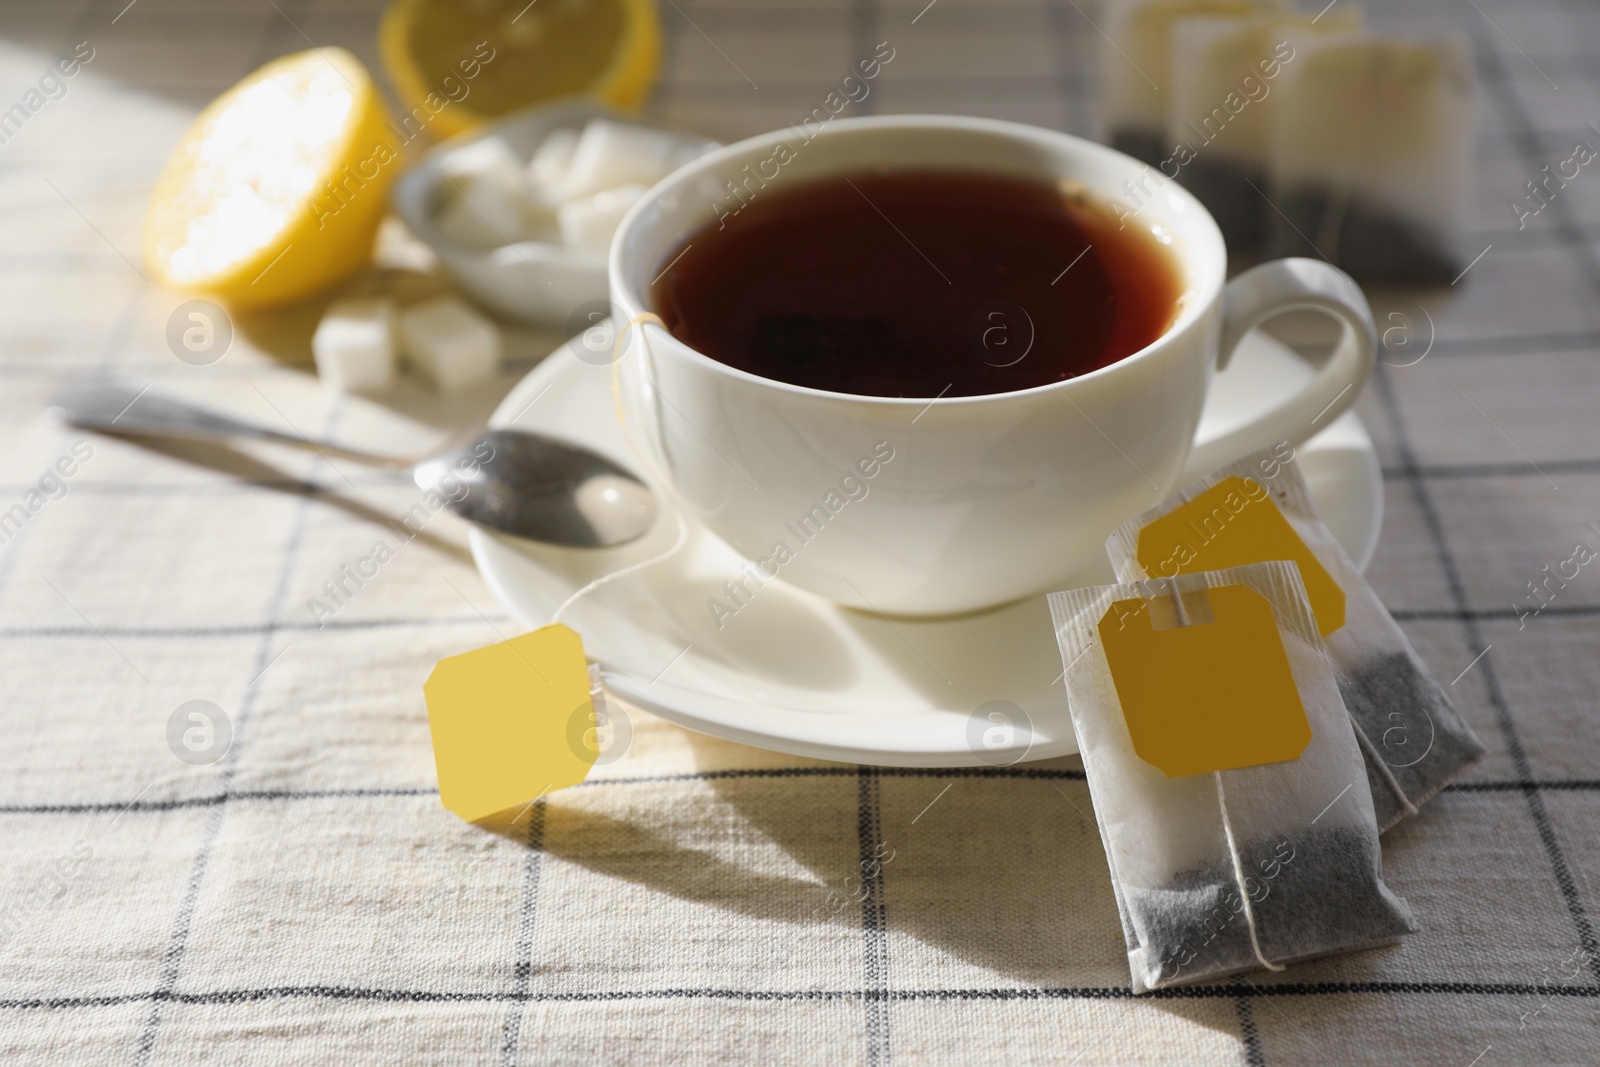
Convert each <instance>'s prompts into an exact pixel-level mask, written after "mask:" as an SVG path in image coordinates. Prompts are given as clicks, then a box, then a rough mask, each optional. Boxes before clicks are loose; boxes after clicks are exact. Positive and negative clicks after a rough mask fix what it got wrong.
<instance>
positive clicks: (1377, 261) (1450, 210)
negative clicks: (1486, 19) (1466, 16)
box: [1269, 36, 1476, 284]
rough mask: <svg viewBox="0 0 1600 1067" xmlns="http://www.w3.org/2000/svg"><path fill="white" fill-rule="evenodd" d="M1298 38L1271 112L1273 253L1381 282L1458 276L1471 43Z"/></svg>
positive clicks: (1471, 114) (1471, 115)
mask: <svg viewBox="0 0 1600 1067" xmlns="http://www.w3.org/2000/svg"><path fill="white" fill-rule="evenodd" d="M1291 41H1292V43H1293V46H1294V47H1295V49H1296V51H1297V53H1298V54H1297V55H1296V56H1295V59H1294V61H1293V62H1292V63H1288V64H1286V65H1285V67H1284V75H1283V78H1282V84H1280V85H1279V86H1278V91H1279V93H1280V96H1279V98H1278V101H1277V106H1276V108H1274V110H1273V123H1272V151H1271V163H1270V167H1269V171H1270V177H1271V180H1272V188H1271V189H1270V190H1269V195H1271V196H1272V198H1273V202H1274V204H1276V206H1277V208H1278V211H1275V212H1274V213H1273V229H1274V235H1273V240H1272V244H1271V246H1272V251H1273V254H1274V255H1296V256H1316V257H1318V258H1321V259H1326V260H1328V261H1329V262H1331V263H1334V264H1336V265H1337V266H1340V267H1343V268H1344V269H1345V270H1347V271H1349V272H1350V273H1351V274H1353V275H1355V276H1356V277H1357V278H1362V279H1371V280H1375V281H1393V282H1414V283H1424V284H1427V283H1440V284H1447V283H1450V282H1452V281H1453V280H1455V279H1456V278H1457V277H1458V276H1459V275H1460V273H1461V271H1462V270H1464V269H1465V268H1466V266H1467V263H1468V259H1467V250H1466V249H1464V248H1463V247H1462V245H1461V237H1462V230H1463V228H1464V226H1465V221H1466V212H1467V195H1468V194H1467V180H1468V175H1469V174H1470V173H1471V170H1472V166H1471V152H1472V142H1473V129H1474V125H1475V121H1476V106H1475V95H1476V94H1475V88H1474V75H1473V66H1472V57H1471V53H1470V52H1469V50H1468V48H1467V44H1466V42H1465V40H1463V39H1460V38H1449V39H1445V40H1439V41H1395V40H1370V39H1363V38H1343V37H1332V38H1328V39H1325V40H1320V39H1316V38H1312V37H1309V36H1295V37H1292V38H1291ZM1278 212H1282V214H1281V216H1280V215H1279V214H1278Z"/></svg>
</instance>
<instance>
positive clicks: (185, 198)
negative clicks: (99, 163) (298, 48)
mask: <svg viewBox="0 0 1600 1067" xmlns="http://www.w3.org/2000/svg"><path fill="white" fill-rule="evenodd" d="M387 120H388V116H387V114H386V112H385V111H384V107H383V102H382V100H381V98H380V97H379V95H378V92H377V89H376V87H375V86H374V84H373V81H372V77H371V75H369V74H368V73H367V70H366V68H365V67H363V66H362V65H361V61H360V60H358V59H356V57H355V56H353V55H351V54H350V53H349V52H346V51H344V50H343V49H341V48H315V49H312V50H310V51H307V52H300V53H297V54H295V55H290V56H284V57H283V58H281V59H275V60H273V61H272V62H271V63H268V64H267V65H266V66H264V67H262V68H261V69H260V70H257V71H256V72H255V73H253V74H251V75H249V76H247V77H246V78H245V79H244V80H243V81H241V82H239V84H237V85H235V86H234V87H233V88H231V89H229V90H228V91H227V92H225V93H223V94H222V95H221V96H219V97H218V98H217V99H216V100H214V101H212V102H211V104H210V106H208V107H207V108H206V109H205V110H204V111H202V112H201V113H200V117H199V118H197V119H195V121H194V125H192V126H190V127H189V131H188V133H186V134H185V135H184V137H183V140H182V141H181V142H179V144H178V147H177V149H176V150H175V151H174V152H173V154H172V158H171V159H169V160H168V161H167V166H166V169H165V170H163V171H162V173H161V177H160V179H159V180H157V182H156V187H155V191H154V192H153V193H152V194H151V196H150V207H149V209H148V211H147V212H146V214H145V230H144V258H145V261H146V262H147V263H148V264H149V265H150V269H151V270H152V272H154V274H155V275H156V276H157V278H158V279H159V280H160V281H162V282H164V283H166V284H168V285H171V286H174V287H175V288H179V289H187V290H195V291H199V292H204V293H209V294H211V295H213V296H216V297H218V298H220V299H222V300H225V301H227V302H228V303H230V304H232V305H234V306H236V307H259V306H264V305H270V304H282V303H287V302H289V301H293V300H297V299H299V298H301V297H304V296H308V295H310V294H311V293H314V292H316V291H317V290H319V289H322V288H325V287H326V286H328V285H329V284H330V283H332V282H334V281H337V280H338V279H340V278H342V277H344V276H345V275H347V274H349V273H350V272H351V271H354V270H355V269H357V268H358V267H360V266H362V265H363V264H365V263H367V262H368V261H369V260H370V259H371V258H372V245H373V239H374V237H375V235H376V233H377V229H378V223H379V222H380V221H381V220H382V218H383V213H384V210H385V208H386V206H387V204H388V198H389V183H390V182H392V181H393V180H394V178H395V177H396V176H397V175H398V174H399V171H400V166H401V161H400V149H399V145H398V143H397V142H398V138H396V136H395V135H394V133H393V131H392V130H390V129H389V128H388V127H387V126H386V123H387Z"/></svg>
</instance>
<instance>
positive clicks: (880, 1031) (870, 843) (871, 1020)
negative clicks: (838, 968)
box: [856, 767, 890, 1067]
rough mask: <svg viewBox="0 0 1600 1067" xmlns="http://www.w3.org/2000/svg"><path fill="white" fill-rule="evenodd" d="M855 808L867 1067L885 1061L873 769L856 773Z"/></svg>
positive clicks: (877, 792) (885, 944) (878, 814)
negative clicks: (859, 881)
mask: <svg viewBox="0 0 1600 1067" xmlns="http://www.w3.org/2000/svg"><path fill="white" fill-rule="evenodd" d="M856 782H857V796H858V808H857V812H858V814H857V819H856V838H857V849H858V851H859V853H860V862H861V866H860V871H859V874H858V877H859V878H860V879H861V928H862V929H861V934H862V937H861V942H862V986H863V988H864V989H865V990H866V994H867V995H866V996H865V997H863V998H862V1000H863V1007H864V1008H865V1010H866V1031H867V1065H868V1067H887V1064H888V1063H889V1048H890V1046H889V1000H888V997H887V993H888V990H889V931H888V929H887V916H886V914H885V910H886V909H885V903H884V899H883V863H882V862H881V857H880V855H879V853H880V852H881V849H880V848H879V845H880V844H882V843H883V832H882V830H883V825H882V824H883V818H882V796H881V789H880V786H879V783H878V774H877V768H875V767H860V768H858V769H857V771H856Z"/></svg>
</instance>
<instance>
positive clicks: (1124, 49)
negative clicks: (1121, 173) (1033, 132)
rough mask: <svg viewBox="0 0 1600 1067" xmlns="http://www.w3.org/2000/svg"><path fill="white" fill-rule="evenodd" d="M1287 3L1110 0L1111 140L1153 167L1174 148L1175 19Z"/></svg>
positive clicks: (1104, 65)
mask: <svg viewBox="0 0 1600 1067" xmlns="http://www.w3.org/2000/svg"><path fill="white" fill-rule="evenodd" d="M1283 6H1284V5H1283V0H1107V2H1106V5H1105V8H1104V10H1105V20H1104V23H1103V25H1102V27H1101V29H1102V30H1103V31H1104V32H1103V33H1102V34H1101V40H1102V41H1103V42H1104V43H1103V44H1102V45H1101V48H1100V114H1101V127H1102V137H1103V139H1104V140H1105V142H1106V143H1107V144H1109V145H1110V146H1111V147H1112V148H1115V149H1116V150H1117V151H1119V152H1126V153H1127V154H1128V155H1130V156H1133V157H1134V158H1135V159H1139V160H1143V161H1144V162H1146V163H1148V164H1150V165H1151V166H1152V167H1154V166H1159V165H1160V164H1161V162H1162V160H1164V159H1166V158H1167V157H1168V156H1169V155H1171V154H1172V146H1171V145H1169V144H1167V138H1166V121H1167V100H1168V97H1169V95H1170V93H1171V71H1170V69H1169V63H1170V44H1171V30H1172V24H1173V22H1174V21H1175V20H1177V19H1180V18H1183V17H1185V16H1193V15H1249V14H1252V13H1260V12H1263V11H1280V10H1282V9H1283Z"/></svg>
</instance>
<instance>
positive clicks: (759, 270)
mask: <svg viewBox="0 0 1600 1067" xmlns="http://www.w3.org/2000/svg"><path fill="white" fill-rule="evenodd" d="M1162 239H1163V238H1162V236H1161V235H1160V234H1159V232H1157V233H1152V232H1151V231H1150V230H1148V229H1144V228H1141V227H1139V226H1137V225H1122V224H1120V223H1119V221H1118V219H1117V218H1115V217H1114V215H1113V214H1112V212H1111V211H1110V209H1109V207H1107V206H1105V205H1104V204H1103V203H1101V202H1096V201H1094V200H1092V199H1091V198H1090V197H1089V196H1088V195H1086V194H1083V193H1080V192H1077V191H1075V190H1073V189H1070V188H1067V187H1064V186H1063V187H1058V186H1056V185H1050V184H1046V183H1044V182H1040V181H1034V180H1029V179H1026V178H1014V177H1008V176H1003V175H998V174H991V173H983V172H976V171H955V170H923V169H906V170H882V171H869V172H861V173H856V174H846V175H839V176H835V177H830V178H825V179H822V180H819V181H815V182H811V183H808V184H803V185H796V186H795V187H793V188H787V189H785V188H772V189H762V190H760V191H759V192H757V193H755V194H754V195H753V196H751V198H750V199H749V200H748V201H747V202H745V203H744V206H743V207H742V208H740V209H739V211H738V212H737V213H734V214H730V215H724V216H723V217H722V218H720V219H719V220H715V221H712V222H710V223H708V224H706V225H705V226H703V227H701V228H700V229H699V230H697V231H695V232H694V233H692V234H690V235H689V237H688V238H686V239H685V240H684V241H683V242H682V243H680V244H679V245H678V246H677V247H676V248H674V249H673V250H672V251H671V253H670V254H669V255H668V256H666V257H664V258H663V263H666V264H669V265H668V267H667V269H666V270H664V271H663V272H662V273H661V275H660V277H659V278H657V279H656V281H655V282H654V283H653V286H652V290H651V296H652V301H653V303H654V305H655V308H656V311H657V313H658V314H659V315H660V316H661V318H662V320H663V321H664V322H665V323H666V325H667V328H668V329H669V330H670V331H671V332H672V334H673V335H674V336H675V337H677V338H678V339H679V340H680V341H682V342H683V343H684V344H686V345H689V346H690V347H691V348H694V349H696V350H697V351H699V352H702V353H704V354H705V355H707V356H710V357H711V358H712V359H715V360H718V361H719V362H722V363H725V364H727V365H729V366H731V367H735V368H738V369H739V370H743V371H748V372H749V373H751V374H755V375H759V376H761V377H763V378H770V379H773V380H775V381H780V382H788V383H790V384H793V385H800V386H806V387H809V388H812V389H823V390H827V391H829V392H835V393H855V394H858V395H864V396H888V397H896V396H898V397H930V398H932V397H939V396H976V395H981V394H985V393H1005V392H1011V391H1014V390H1018V389H1030V388H1034V387H1036V386H1041V385H1049V384H1051V383H1054V382H1060V381H1065V380H1067V379H1069V378H1075V377H1077V376H1079V375H1081V374H1086V373H1088V372H1089V371H1092V370H1096V369H1098V368H1100V367H1104V366H1108V365H1109V364H1112V363H1115V362H1116V361H1118V360H1120V359H1122V358H1124V357H1125V356H1129V355H1132V354H1133V353H1134V352H1137V351H1139V350H1140V349H1142V348H1144V347H1145V346H1146V345H1148V344H1150V343H1151V342H1152V341H1155V340H1156V339H1157V338H1158V337H1160V336H1161V335H1162V334H1163V333H1165V332H1166V330H1167V327H1168V326H1169V325H1170V324H1171V323H1172V321H1173V319H1174V317H1175V315H1176V312H1177V306H1178V297H1179V294H1180V293H1181V292H1182V290H1183V287H1184V286H1183V281H1182V279H1181V277H1180V274H1179V271H1178V268H1177V266H1176V264H1175V263H1174V262H1173V259H1172V257H1171V256H1169V254H1168V252H1167V250H1166V248H1165V247H1164V246H1163V244H1162Z"/></svg>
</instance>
